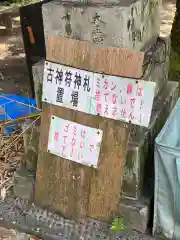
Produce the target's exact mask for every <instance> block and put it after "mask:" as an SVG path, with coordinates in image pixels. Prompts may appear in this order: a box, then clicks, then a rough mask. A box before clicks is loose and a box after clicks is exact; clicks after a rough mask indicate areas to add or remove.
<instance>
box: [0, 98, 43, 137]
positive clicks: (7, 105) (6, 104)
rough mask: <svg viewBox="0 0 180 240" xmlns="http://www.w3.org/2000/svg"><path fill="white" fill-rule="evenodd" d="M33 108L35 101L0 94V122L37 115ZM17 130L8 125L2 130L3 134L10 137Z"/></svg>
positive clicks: (13, 126)
mask: <svg viewBox="0 0 180 240" xmlns="http://www.w3.org/2000/svg"><path fill="white" fill-rule="evenodd" d="M34 107H36V101H35V100H34V99H32V98H26V97H23V96H20V95H15V94H3V93H0V120H4V121H5V120H16V119H17V118H20V117H25V116H28V115H31V114H35V113H39V111H38V110H37V109H35V108H34ZM17 128H18V126H17V125H16V124H13V125H9V126H7V127H6V128H5V129H4V134H5V135H10V134H11V133H12V132H13V131H14V130H16V129H17Z"/></svg>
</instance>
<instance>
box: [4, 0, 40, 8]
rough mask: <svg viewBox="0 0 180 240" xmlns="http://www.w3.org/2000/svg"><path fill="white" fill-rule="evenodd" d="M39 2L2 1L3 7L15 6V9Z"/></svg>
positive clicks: (25, 0) (27, 0) (31, 0)
mask: <svg viewBox="0 0 180 240" xmlns="http://www.w3.org/2000/svg"><path fill="white" fill-rule="evenodd" d="M39 1H40V0H6V1H4V4H5V5H9V6H12V7H13V6H14V7H15V6H17V7H22V6H25V5H29V4H32V3H35V2H39Z"/></svg>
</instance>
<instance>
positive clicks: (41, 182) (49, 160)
mask: <svg viewBox="0 0 180 240" xmlns="http://www.w3.org/2000/svg"><path fill="white" fill-rule="evenodd" d="M51 115H55V116H57V117H61V118H64V119H67V120H70V121H73V120H75V112H73V111H71V110H69V109H63V108H61V107H55V106H53V105H50V104H43V112H42V122H41V135H40V151H39V158H38V164H37V174H36V189H35V200H36V202H37V204H39V205H41V206H43V207H48V208H49V209H52V210H53V211H56V212H58V213H61V214H62V215H64V216H65V217H67V218H70V219H79V218H84V217H85V216H86V215H87V206H88V202H89V192H90V184H91V176H92V169H91V168H88V167H86V166H84V165H80V164H77V163H75V162H72V161H69V160H66V159H63V158H61V157H58V156H55V155H53V154H50V153H48V152H47V144H48V132H49V127H50V119H51ZM45 129H46V130H45ZM73 176H74V177H75V178H77V177H79V176H80V178H79V179H78V180H77V181H75V180H73Z"/></svg>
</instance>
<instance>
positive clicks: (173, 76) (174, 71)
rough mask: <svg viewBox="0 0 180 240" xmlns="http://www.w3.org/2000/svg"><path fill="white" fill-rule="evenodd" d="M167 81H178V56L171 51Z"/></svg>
mask: <svg viewBox="0 0 180 240" xmlns="http://www.w3.org/2000/svg"><path fill="white" fill-rule="evenodd" d="M169 79H170V80H178V79H180V54H179V53H177V52H175V51H174V50H173V49H171V55H170V69H169Z"/></svg>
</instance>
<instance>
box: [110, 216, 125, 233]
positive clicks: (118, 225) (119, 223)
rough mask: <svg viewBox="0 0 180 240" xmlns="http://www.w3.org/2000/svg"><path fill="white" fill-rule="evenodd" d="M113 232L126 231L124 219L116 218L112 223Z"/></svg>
mask: <svg viewBox="0 0 180 240" xmlns="http://www.w3.org/2000/svg"><path fill="white" fill-rule="evenodd" d="M111 230H113V231H121V230H124V221H123V218H122V217H116V218H115V219H114V220H113V221H112V225H111Z"/></svg>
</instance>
